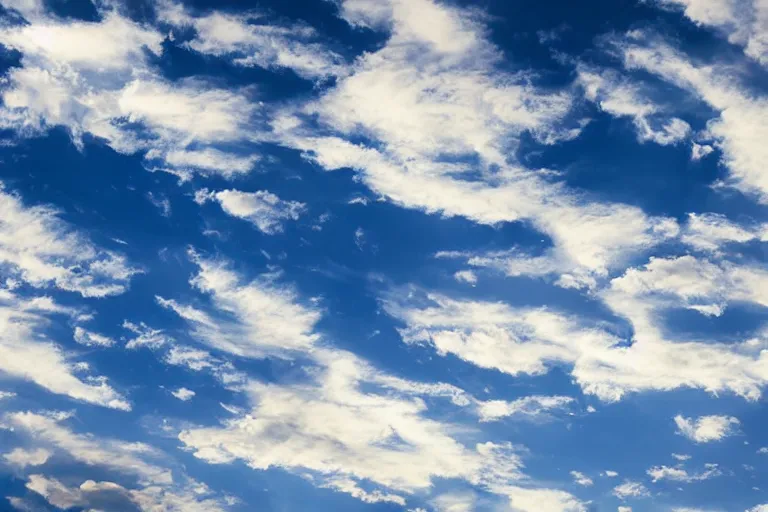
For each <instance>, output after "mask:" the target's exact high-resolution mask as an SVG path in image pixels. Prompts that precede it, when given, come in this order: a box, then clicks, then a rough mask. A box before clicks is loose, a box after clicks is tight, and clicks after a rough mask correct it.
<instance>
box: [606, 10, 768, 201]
mask: <svg viewBox="0 0 768 512" xmlns="http://www.w3.org/2000/svg"><path fill="white" fill-rule="evenodd" d="M766 11H768V9H766ZM615 45H616V47H617V48H618V51H619V52H620V53H621V54H622V55H623V56H624V63H625V66H626V67H627V68H628V69H641V70H645V71H648V72H651V73H654V74H656V75H658V76H659V77H661V78H662V79H664V80H666V81H668V82H670V83H672V84H674V85H676V86H678V87H680V88H682V89H685V90H687V91H689V92H690V93H691V94H693V95H694V96H695V97H696V98H698V99H699V100H701V101H702V102H704V103H705V104H707V105H708V106H709V107H711V108H712V109H714V110H715V111H716V112H717V113H718V114H719V115H718V116H717V117H715V118H714V119H711V120H710V121H709V122H708V123H707V130H706V133H707V136H708V137H710V138H711V139H712V141H713V143H714V145H715V146H716V147H717V148H718V149H720V151H721V152H722V153H723V156H722V161H723V163H724V164H725V165H726V166H727V167H728V169H729V171H730V176H729V178H728V181H727V182H726V184H728V185H731V186H733V187H735V188H737V189H738V190H740V191H742V192H744V193H747V194H751V195H753V196H755V197H756V198H757V199H758V200H759V201H761V202H763V203H765V202H768V176H766V174H765V172H763V171H764V169H763V166H762V163H761V162H764V161H765V160H766V158H768V147H766V145H765V144H763V141H764V140H766V139H768V125H766V123H764V122H763V120H764V119H765V118H766V116H767V115H768V101H766V100H765V98H761V97H755V96H754V95H753V94H752V93H751V92H750V91H748V90H745V89H743V88H741V87H740V86H739V85H738V81H737V80H736V79H735V77H734V73H733V71H732V70H730V69H729V68H727V67H723V66H718V65H714V66H703V65H702V66H699V65H695V64H693V63H692V62H691V61H690V60H689V59H688V58H687V57H685V56H684V55H682V54H681V53H679V52H677V51H675V50H673V49H672V48H670V47H669V46H667V45H666V44H664V43H659V42H656V41H652V40H649V37H648V36H646V35H645V34H644V33H643V32H640V31H634V32H632V33H631V34H630V36H629V37H628V38H627V39H625V40H622V41H615Z"/></svg>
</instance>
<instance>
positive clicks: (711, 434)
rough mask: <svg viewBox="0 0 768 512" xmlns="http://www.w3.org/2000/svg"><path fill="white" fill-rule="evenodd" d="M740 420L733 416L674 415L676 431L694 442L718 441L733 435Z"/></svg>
mask: <svg viewBox="0 0 768 512" xmlns="http://www.w3.org/2000/svg"><path fill="white" fill-rule="evenodd" d="M740 424H741V422H740V421H739V420H738V419H737V418H734V417H733V416H700V417H698V418H686V417H684V416H681V415H677V416H675V425H677V429H678V433H679V434H680V435H682V436H685V437H687V438H688V439H690V440H691V441H693V442H695V443H710V442H712V441H720V440H722V439H724V438H726V437H728V436H731V435H734V434H735V433H736V432H737V430H738V428H739V425H740Z"/></svg>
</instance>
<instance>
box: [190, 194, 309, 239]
mask: <svg viewBox="0 0 768 512" xmlns="http://www.w3.org/2000/svg"><path fill="white" fill-rule="evenodd" d="M195 201H196V202H197V203H198V204H204V203H205V202H206V201H215V202H217V203H219V205H221V208H222V209H223V210H224V211H225V212H226V213H228V214H229V215H231V216H233V217H238V218H240V219H243V220H247V221H248V222H250V223H251V224H253V225H254V226H256V228H258V230H259V231H261V232H262V233H265V234H267V235H274V234H276V233H280V232H282V231H283V229H284V228H283V224H284V222H285V221H287V220H298V218H299V216H300V215H301V214H302V213H303V212H304V211H305V210H306V205H305V204H304V203H301V202H299V201H285V200H283V199H280V198H279V197H277V196H276V195H275V194H273V193H271V192H268V191H266V190H259V191H256V192H242V191H240V190H220V191H218V192H209V191H208V190H207V189H202V190H198V191H197V192H196V193H195Z"/></svg>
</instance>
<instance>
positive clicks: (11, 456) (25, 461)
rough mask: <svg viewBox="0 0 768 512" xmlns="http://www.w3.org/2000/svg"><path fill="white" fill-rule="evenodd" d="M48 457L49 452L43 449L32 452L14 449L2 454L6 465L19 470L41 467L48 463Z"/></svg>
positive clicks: (49, 455)
mask: <svg viewBox="0 0 768 512" xmlns="http://www.w3.org/2000/svg"><path fill="white" fill-rule="evenodd" d="M50 457H51V452H49V451H48V450H45V449H43V448H36V449H33V450H25V449H24V448H15V449H13V450H11V451H10V452H8V453H5V454H3V459H5V461H6V462H7V463H8V464H11V465H13V466H17V467H20V468H26V467H27V466H41V465H43V464H45V463H46V462H48V459H49V458H50Z"/></svg>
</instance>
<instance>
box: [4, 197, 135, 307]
mask: <svg viewBox="0 0 768 512" xmlns="http://www.w3.org/2000/svg"><path fill="white" fill-rule="evenodd" d="M0 218H2V222H0V263H2V264H4V265H7V266H8V267H9V270H10V271H11V273H12V275H14V276H16V277H18V278H21V279H23V280H24V281H26V282H27V283H29V284H31V285H32V286H36V287H46V286H49V285H54V286H56V287H57V288H60V289H62V290H68V291H74V292H78V293H80V294H81V295H83V296H84V297H105V296H109V295H116V294H120V293H123V292H124V291H125V290H126V289H127V287H128V283H129V281H130V279H131V277H132V276H133V275H134V274H136V273H137V270H136V269H133V268H131V267H129V266H128V264H127V263H126V260H125V258H124V257H123V256H121V255H119V254H117V253H114V252H111V251H107V250H104V249H101V248H99V247H97V246H95V245H94V244H93V243H92V242H91V241H90V240H89V239H88V238H87V237H86V236H85V235H83V234H81V233H79V232H78V231H76V230H75V229H73V227H72V226H70V225H69V224H67V223H66V222H64V221H63V220H61V219H60V218H59V213H58V212H57V211H56V210H54V209H53V208H51V207H48V206H27V205H25V204H24V203H23V202H22V200H21V198H20V197H19V196H18V195H15V194H13V193H11V192H8V191H7V190H5V188H4V185H3V184H2V183H0Z"/></svg>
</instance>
